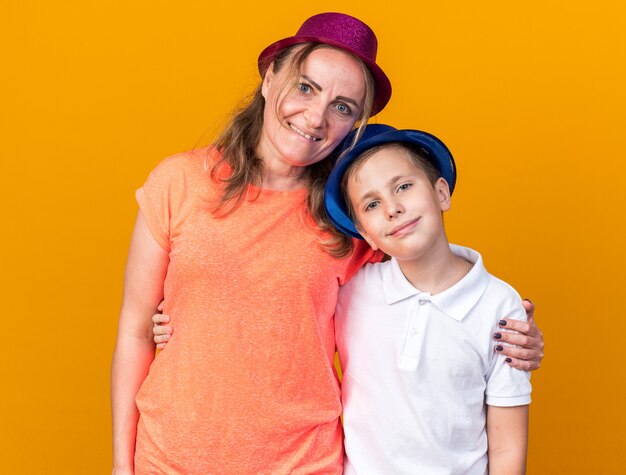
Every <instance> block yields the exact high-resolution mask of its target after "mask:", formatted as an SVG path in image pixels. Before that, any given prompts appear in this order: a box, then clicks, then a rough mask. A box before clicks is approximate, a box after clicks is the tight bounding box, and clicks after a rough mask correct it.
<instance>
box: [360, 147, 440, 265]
mask: <svg viewBox="0 0 626 475" xmlns="http://www.w3.org/2000/svg"><path fill="white" fill-rule="evenodd" d="M348 196H349V198H350V202H351V204H352V208H353V209H354V212H355V215H356V218H357V221H358V222H357V223H355V224H356V227H357V229H358V231H359V232H360V233H361V235H362V236H363V237H364V238H365V240H366V241H367V242H368V243H369V244H370V246H372V248H374V249H381V250H383V251H384V252H386V253H387V254H389V255H390V256H393V257H395V258H397V259H399V260H407V259H415V258H419V257H420V256H423V255H425V253H427V252H428V250H429V249H431V248H433V246H435V245H437V244H441V241H440V240H443V242H445V243H446V246H447V240H446V236H445V233H444V229H443V218H442V216H441V212H442V211H447V210H448V209H450V192H449V189H448V184H447V182H446V181H445V180H444V179H443V178H439V179H438V180H437V182H436V183H435V184H434V185H433V184H431V182H430V181H429V180H428V177H427V176H426V174H425V173H424V171H423V170H422V169H421V168H419V167H418V166H417V165H416V164H415V163H414V162H413V160H412V159H411V156H410V155H409V153H408V152H407V151H406V150H405V149H402V148H398V147H392V148H385V149H382V150H380V151H378V152H376V153H374V154H373V155H372V156H371V157H369V158H367V159H366V160H365V162H364V163H362V164H361V166H360V168H358V169H357V170H356V172H355V173H353V175H352V176H351V177H350V178H349V180H348Z"/></svg>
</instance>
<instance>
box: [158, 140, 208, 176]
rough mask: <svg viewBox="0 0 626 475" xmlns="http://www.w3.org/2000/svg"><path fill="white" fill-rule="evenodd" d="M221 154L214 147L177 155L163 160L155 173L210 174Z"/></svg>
mask: <svg viewBox="0 0 626 475" xmlns="http://www.w3.org/2000/svg"><path fill="white" fill-rule="evenodd" d="M218 157H219V153H218V152H217V150H216V149H215V147H213V146H208V147H203V148H198V149H193V150H189V151H186V152H180V153H176V154H174V155H170V156H169V157H167V158H164V159H163V160H161V162H159V163H158V165H157V166H156V167H155V168H154V170H153V173H154V172H157V173H161V174H165V175H167V174H174V175H179V174H180V173H191V174H194V173H195V174H198V173H205V172H210V170H211V168H212V166H213V164H214V163H215V162H216V160H217V159H218Z"/></svg>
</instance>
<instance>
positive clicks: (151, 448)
mask: <svg viewBox="0 0 626 475" xmlns="http://www.w3.org/2000/svg"><path fill="white" fill-rule="evenodd" d="M376 44H377V43H376V37H375V35H374V33H373V32H372V31H371V30H370V29H369V27H367V25H365V24H364V23H362V22H360V21H359V20H357V19H355V18H352V17H350V16H347V15H342V14H338V13H325V14H321V15H316V16H313V17H311V18H309V19H308V20H307V21H306V22H305V23H304V24H303V25H302V27H301V28H300V30H299V31H298V33H297V34H296V35H295V36H293V37H290V38H286V39H284V40H281V41H279V42H277V43H274V44H273V45H271V46H269V47H268V48H266V49H265V50H264V51H263V52H262V53H261V55H260V57H259V70H260V72H261V76H262V77H263V80H262V83H261V85H260V86H259V88H258V90H257V91H256V93H255V95H254V97H253V98H252V100H251V102H250V104H249V105H248V106H247V107H245V108H244V109H243V110H242V111H239V112H238V113H237V114H236V115H235V116H234V118H233V120H232V121H231V124H230V125H229V126H228V127H227V128H226V131H225V132H224V133H223V134H222V136H221V137H220V138H219V139H218V140H217V142H216V144H215V146H214V147H211V148H208V149H204V150H197V151H194V152H190V153H186V154H180V155H176V156H174V157H170V158H169V159H167V160H165V161H164V162H162V163H161V164H160V165H159V166H158V167H157V168H156V169H155V170H154V171H153V172H152V173H151V175H150V177H149V178H148V180H147V182H146V184H145V185H144V186H143V187H142V188H141V189H140V190H138V192H137V200H138V203H139V207H140V211H139V214H138V217H137V222H136V225H135V229H134V232H133V237H132V240H131V246H130V252H129V257H128V263H127V268H126V275H125V286H124V299H123V303H122V310H121V313H120V324H119V332H118V341H117V345H116V349H115V354H114V359H113V367H112V406H113V440H114V472H115V473H133V460H134V470H135V473H148V472H150V473H153V472H159V473H259V474H260V473H341V469H342V446H341V427H340V422H339V415H340V412H341V403H340V394H339V385H338V381H337V377H336V375H335V373H334V370H333V358H334V348H335V343H334V329H333V320H332V317H333V313H334V306H335V303H336V296H337V289H338V286H339V285H340V284H342V283H343V282H345V281H346V280H347V279H349V278H350V276H351V275H352V274H353V273H354V272H355V271H356V270H358V269H359V268H360V266H361V265H363V264H364V263H365V262H366V261H367V260H376V259H378V258H379V256H376V255H374V254H373V253H372V251H371V250H370V249H368V248H367V247H366V246H364V245H362V244H353V243H352V241H351V240H349V239H348V238H346V237H345V236H343V235H342V234H341V233H339V232H338V231H336V230H334V228H333V227H332V226H330V224H329V223H328V221H327V218H326V215H325V213H324V211H323V203H322V197H323V187H324V183H325V179H326V178H327V176H328V173H329V170H330V168H331V167H332V161H331V160H324V159H325V158H326V157H327V156H328V155H329V154H330V153H331V152H332V151H333V150H334V149H335V148H336V147H337V146H338V145H339V144H340V143H341V141H342V140H343V139H344V138H345V136H346V135H347V134H348V132H350V130H351V129H353V127H354V126H355V125H356V124H357V122H359V123H360V124H365V123H366V122H367V119H368V118H369V115H370V113H371V114H375V113H377V112H379V111H380V110H382V108H383V107H384V106H385V105H386V103H387V101H388V100H389V97H390V95H391V86H390V84H389V81H388V79H387V77H386V76H385V74H384V72H383V71H382V70H381V69H380V67H379V66H378V65H377V64H376ZM162 297H164V299H165V308H164V311H165V312H166V313H168V314H169V315H171V316H172V323H173V324H174V325H175V326H176V333H175V335H174V336H173V337H172V338H171V340H170V342H169V343H168V347H167V349H166V350H164V351H163V352H162V353H161V354H160V355H159V357H158V358H157V359H156V360H155V361H154V363H152V360H153V358H154V344H153V343H152V333H151V331H152V322H151V319H150V317H151V315H152V314H153V313H154V310H155V308H156V306H157V305H158V302H159V301H160V300H161V298H162ZM533 331H534V330H533ZM540 343H541V342H540ZM536 345H537V344H536V342H535V346H536ZM530 351H531V356H533V357H535V358H536V357H537V354H538V353H539V351H538V350H535V351H534V352H533V351H532V348H531V350H530ZM148 373H149V374H148ZM144 380H145V381H144ZM135 400H136V405H135Z"/></svg>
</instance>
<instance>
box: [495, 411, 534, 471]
mask: <svg viewBox="0 0 626 475" xmlns="http://www.w3.org/2000/svg"><path fill="white" fill-rule="evenodd" d="M487 437H488V444H489V450H488V455H489V475H501V474H502V475H504V474H506V475H523V474H525V473H526V452H527V448H528V406H516V407H495V406H488V408H487Z"/></svg>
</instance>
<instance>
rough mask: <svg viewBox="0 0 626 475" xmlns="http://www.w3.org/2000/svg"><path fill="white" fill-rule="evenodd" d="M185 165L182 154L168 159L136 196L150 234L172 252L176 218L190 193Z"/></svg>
mask: <svg viewBox="0 0 626 475" xmlns="http://www.w3.org/2000/svg"><path fill="white" fill-rule="evenodd" d="M185 162H186V159H185V157H184V155H182V154H180V155H174V156H172V157H169V158H166V159H165V160H163V161H162V162H161V163H159V164H158V165H157V166H156V168H155V169H154V170H152V172H151V173H150V175H149V176H148V178H147V180H146V182H145V183H144V185H143V186H142V187H141V188H139V189H138V190H137V191H136V193H135V198H136V199H137V204H138V205H139V209H140V210H141V212H142V213H143V215H144V217H145V219H146V222H147V224H148V228H149V229H150V232H151V233H152V235H153V236H154V239H155V240H156V242H157V243H158V244H159V246H161V247H162V248H163V249H164V250H166V251H168V252H169V251H170V249H171V236H172V228H173V218H174V216H175V214H176V212H177V210H178V209H179V208H180V206H181V203H182V201H183V200H184V196H185V194H186V180H185Z"/></svg>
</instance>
